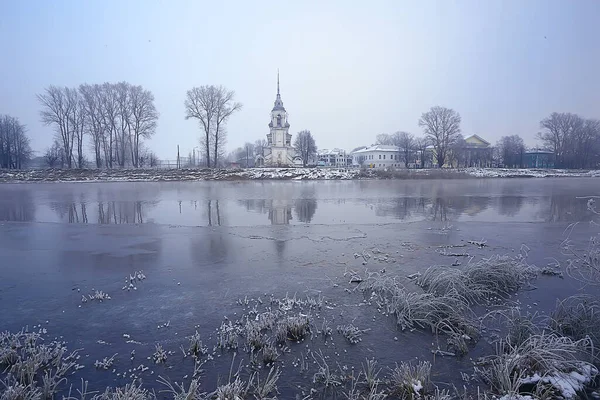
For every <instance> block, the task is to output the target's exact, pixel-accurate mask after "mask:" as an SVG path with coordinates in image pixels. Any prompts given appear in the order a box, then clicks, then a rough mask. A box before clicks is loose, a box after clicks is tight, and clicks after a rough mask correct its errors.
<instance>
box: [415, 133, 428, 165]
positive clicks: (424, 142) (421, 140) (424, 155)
mask: <svg viewBox="0 0 600 400" xmlns="http://www.w3.org/2000/svg"><path fill="white" fill-rule="evenodd" d="M429 144H430V142H429V139H428V138H427V137H418V138H416V139H415V149H416V150H417V152H418V153H419V161H420V163H421V168H425V164H426V163H427V162H428V161H429V160H428V158H429V157H428V154H429V153H428V152H427V147H429Z"/></svg>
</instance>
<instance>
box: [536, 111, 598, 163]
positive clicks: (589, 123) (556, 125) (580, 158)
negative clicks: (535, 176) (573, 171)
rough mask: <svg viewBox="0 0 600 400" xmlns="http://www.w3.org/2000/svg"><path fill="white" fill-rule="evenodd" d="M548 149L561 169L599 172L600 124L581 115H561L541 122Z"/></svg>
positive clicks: (552, 116) (541, 134)
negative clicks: (588, 169)
mask: <svg viewBox="0 0 600 400" xmlns="http://www.w3.org/2000/svg"><path fill="white" fill-rule="evenodd" d="M540 127H541V128H542V129H543V131H542V132H539V133H538V137H539V139H540V140H541V141H542V143H543V144H544V147H545V148H546V149H548V150H550V151H552V152H553V153H554V158H555V166H556V167H557V168H598V165H600V121H599V120H597V119H586V118H583V117H581V116H579V115H577V114H571V113H557V112H554V113H552V114H550V116H549V117H547V118H544V119H543V120H542V121H540Z"/></svg>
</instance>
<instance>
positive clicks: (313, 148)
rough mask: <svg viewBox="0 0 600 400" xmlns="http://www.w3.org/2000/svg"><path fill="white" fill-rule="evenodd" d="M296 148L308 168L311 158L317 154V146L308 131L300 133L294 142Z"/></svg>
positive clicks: (303, 163)
mask: <svg viewBox="0 0 600 400" xmlns="http://www.w3.org/2000/svg"><path fill="white" fill-rule="evenodd" d="M294 148H295V149H296V152H297V153H298V155H299V156H300V158H301V159H302V165H303V166H305V167H306V166H307V165H308V163H309V161H310V160H311V158H313V157H314V156H315V155H316V154H317V145H316V144H315V139H314V138H313V136H312V134H311V133H310V131H308V130H304V131H301V132H298V134H296V140H294Z"/></svg>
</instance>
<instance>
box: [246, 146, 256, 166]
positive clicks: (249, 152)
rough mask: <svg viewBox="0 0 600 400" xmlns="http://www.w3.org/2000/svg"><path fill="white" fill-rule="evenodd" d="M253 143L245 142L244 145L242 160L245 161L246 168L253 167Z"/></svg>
mask: <svg viewBox="0 0 600 400" xmlns="http://www.w3.org/2000/svg"><path fill="white" fill-rule="evenodd" d="M254 152H255V148H254V143H250V142H246V143H245V144H244V159H245V160H246V168H250V167H254Z"/></svg>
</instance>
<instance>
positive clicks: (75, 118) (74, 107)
mask: <svg viewBox="0 0 600 400" xmlns="http://www.w3.org/2000/svg"><path fill="white" fill-rule="evenodd" d="M64 90H65V92H64V93H65V98H66V101H67V103H68V105H69V107H68V110H69V113H68V114H67V122H68V124H69V129H71V130H72V135H71V140H72V147H73V148H74V149H75V150H76V151H77V154H76V156H77V157H76V158H75V166H76V167H77V168H83V167H84V160H85V156H84V153H83V136H84V132H85V104H84V102H83V100H82V98H81V96H80V95H79V92H78V91H77V89H70V88H65V89H64ZM71 151H73V149H71Z"/></svg>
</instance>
